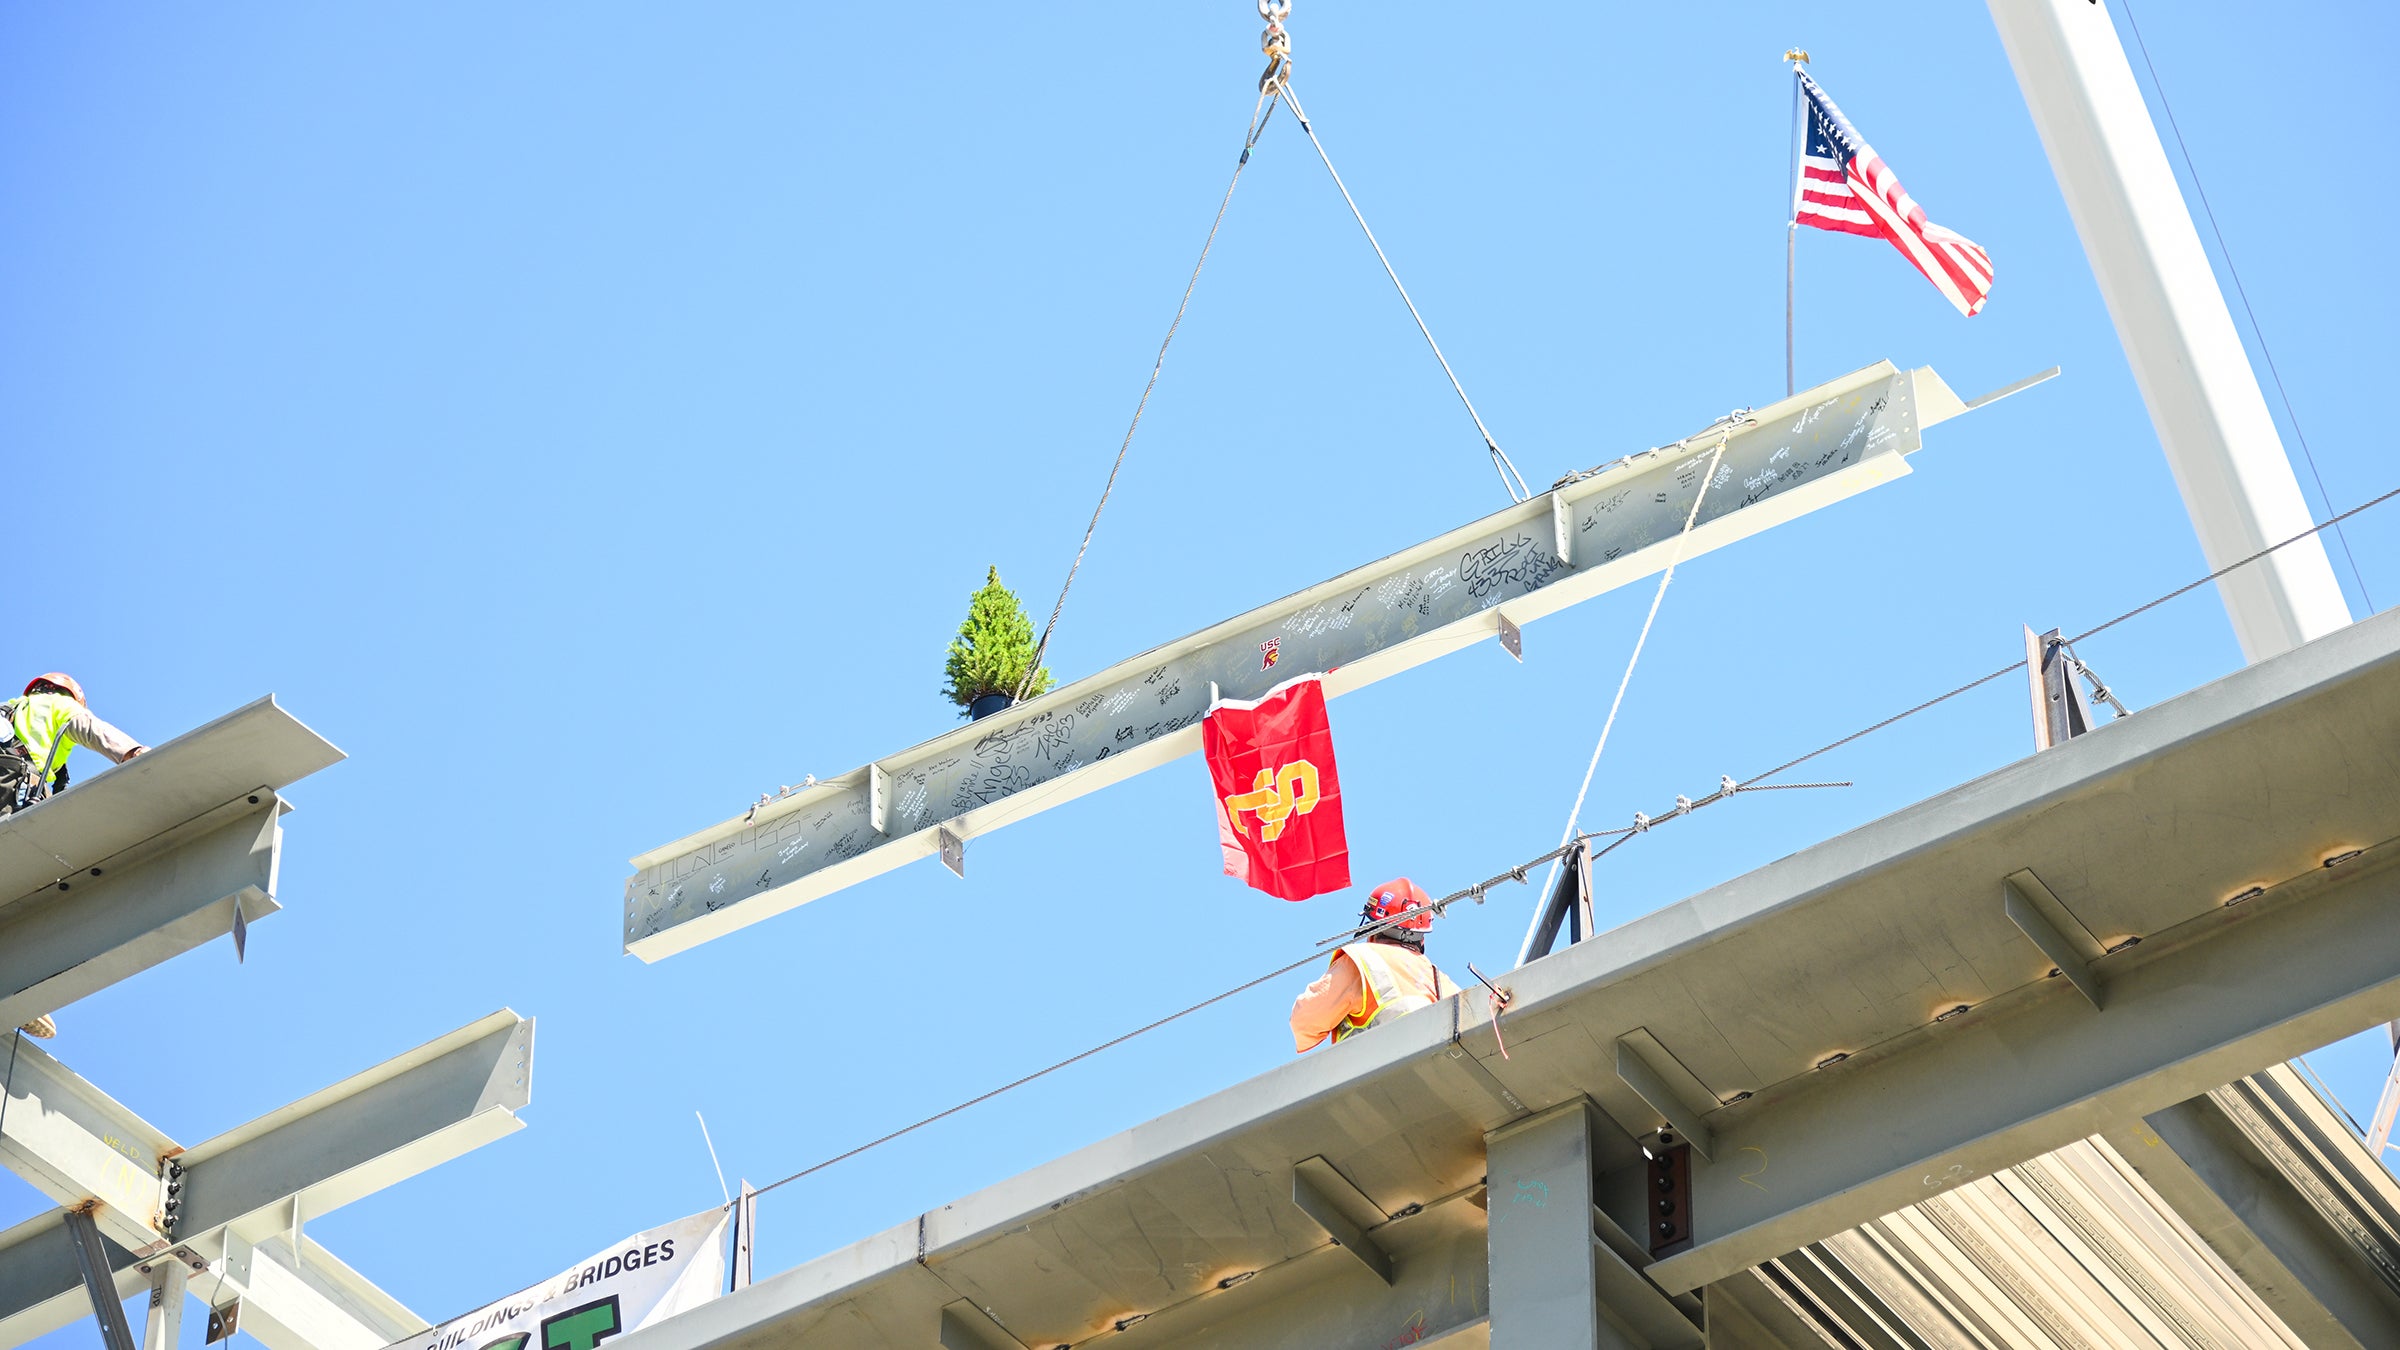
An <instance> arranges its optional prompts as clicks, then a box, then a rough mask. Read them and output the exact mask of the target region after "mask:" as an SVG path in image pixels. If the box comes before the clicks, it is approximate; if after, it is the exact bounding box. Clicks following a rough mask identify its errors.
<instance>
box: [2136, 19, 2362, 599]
mask: <svg viewBox="0 0 2400 1350" xmlns="http://www.w3.org/2000/svg"><path fill="white" fill-rule="evenodd" d="M2122 7H2123V9H2124V10H2125V23H2126V26H2127V27H2129V28H2131V29H2133V45H2134V46H2135V47H2136V48H2138V49H2140V51H2141V53H2142V64H2143V65H2144V66H2146V67H2148V68H2149V71H2150V87H2151V88H2152V89H2155V90H2157V91H2158V106H2159V107H2160V108H2161V109H2162V110H2164V111H2165V112H2166V114H2167V129H2168V130H2170V131H2172V132H2174V133H2175V148H2176V149H2177V150H2179V151H2181V152H2182V153H2183V167H2184V169H2185V171H2186V172H2188V173H2190V174H2191V176H2192V190H2193V191H2194V192H2195V193H2197V194H2198V195H2199V198H2200V210H2201V211H2202V213H2204V214H2205V215H2207V217H2208V229H2209V233H2211V234H2214V235H2215V236H2216V237H2217V256H2218V257H2220V258H2223V259H2224V260H2225V274H2226V275H2227V276H2230V277H2232V278H2233V293H2234V294H2235V295H2238V296H2240V297H2241V299H2242V313H2244V314H2245V315H2248V316H2249V319H2250V333H2251V336H2253V337H2255V338H2257V339H2258V354H2259V355H2260V356H2263V357H2265V358H2266V359H2267V374H2268V375H2269V376H2271V377H2272V378H2273V379H2274V381H2275V394H2276V397H2278V398H2280V399H2282V400H2283V418H2284V420H2285V421H2287V422H2289V423H2291V424H2292V438H2293V439H2294V440H2297V441H2298V442H2300V457H2301V458H2302V459H2305V460H2307V461H2308V476H2309V477H2311V478H2313V479H2315V480H2316V481H2317V499H2318V500H2319V501H2322V502H2324V503H2325V509H2326V510H2328V511H2331V510H2332V509H2333V494H2332V493H2330V492H2327V491H2326V490H2325V475H2324V474H2323V473H2320V472H2319V471H2318V469H2317V456H2316V452H2315V451H2313V450H2310V449H2309V448H2308V433H2307V432H2305V431H2303V430H2301V429H2300V414H2299V413H2298V412H2296V411H2294V410H2293V408H2292V395H2291V391H2290V390H2288V389H2285V388H2284V387H2283V372H2282V371H2281V370H2278V369H2276V366H2275V351H2274V349H2273V348H2271V347H2269V346H2268V345H2267V330H2266V329H2264V328H2261V327H2259V325H2258V311H2257V310H2255V309H2252V308H2251V307H2250V288H2249V287H2247V286H2244V285H2243V284H2242V271H2241V269H2240V268H2238V267H2236V266H2234V265H2233V249H2232V248H2231V247H2229V246H2228V245H2227V244H2226V242H2225V229H2224V227H2223V226H2221V225H2219V224H2217V208H2216V207H2214V206H2211V205H2210V204H2209V201H2208V188H2207V187H2206V186H2205V185H2204V184H2202V183H2201V181H2200V166H2199V164H2197V163H2196V162H2194V161H2193V159H2192V147H2190V146H2189V145H2186V144H2185V143H2184V140H2183V127H2182V126H2181V125H2180V124H2178V123H2177V122H2176V120H2175V105H2174V104H2172V103H2169V102H2168V101H2167V86H2166V84H2165V83H2164V82H2163V81H2161V80H2160V79H2159V78H2158V65H2157V63H2156V62H2154V61H2152V60H2151V59H2150V44H2149V43H2147V42H2145V41H2143V40H2142V25H2141V23H2140V22H2139V21H2138V20H2136V19H2135V18H2134V17H2133V0H2123V6H2122ZM2333 537H2334V538H2335V539H2338V540H2340V541H2341V545H2342V556H2343V557H2345V558H2347V559H2349V560H2350V577H2351V579H2352V580H2354V581H2356V582H2357V583H2358V598H2359V599H2361V600H2364V601H2366V602H2367V612H2368V613H2370V614H2372V613H2374V612H2375V597H2374V596H2372V595H2369V594H2367V578H2366V574H2365V573H2363V572H2361V571H2359V570H2358V555H2357V554H2356V553H2353V552H2351V551H2350V536H2349V535H2348V534H2347V533H2345V532H2344V531H2343V530H2342V529H2341V528H2340V527H2339V526H2336V527H2335V528H2334V531H2333Z"/></svg>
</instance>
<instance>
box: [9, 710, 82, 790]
mask: <svg viewBox="0 0 2400 1350" xmlns="http://www.w3.org/2000/svg"><path fill="white" fill-rule="evenodd" d="M0 707H4V708H6V710H7V712H8V724H9V726H10V727H11V728H12V729H13V730H14V731H15V732H16V734H17V740H18V743H19V744H21V745H22V746H24V748H25V754H26V757H27V758H29V759H31V760H32V761H33V762H34V763H35V764H37V765H39V766H41V773H40V775H39V776H40V777H41V778H42V779H43V780H44V781H47V780H48V779H49V778H50V776H51V775H52V774H54V773H57V772H58V766H59V765H60V764H62V763H64V762H65V761H66V758H67V756H68V755H69V754H71V753H72V752H73V751H74V749H75V742H74V741H73V740H71V739H69V738H68V736H67V723H69V722H72V721H74V720H75V700H73V699H71V698H68V697H67V696H66V695H64V694H23V695H20V696H18V697H16V698H12V699H10V700H8V702H7V703H6V704H0Z"/></svg>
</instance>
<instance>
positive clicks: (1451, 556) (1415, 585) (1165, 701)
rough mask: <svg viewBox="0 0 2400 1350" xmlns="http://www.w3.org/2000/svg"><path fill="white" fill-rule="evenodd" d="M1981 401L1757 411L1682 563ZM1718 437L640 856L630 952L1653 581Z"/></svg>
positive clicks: (1824, 497) (1835, 403)
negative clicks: (1286, 707)
mask: <svg viewBox="0 0 2400 1350" xmlns="http://www.w3.org/2000/svg"><path fill="white" fill-rule="evenodd" d="M2003 392H2013V390H2010V391H2003ZM1986 401H1988V400H1977V405H1980V404H1981V403H1983V402H1986ZM1970 406H1976V405H1969V404H1966V403H1963V402H1961V401H1960V400H1959V398H1958V396H1957V395H1956V394H1954V393H1952V392H1951V391H1950V388H1949V386H1948V385H1945V384H1944V383H1942V380H1941V378H1940V377H1939V376H1937V375H1935V374H1934V373H1933V371H1932V370H1930V369H1919V370H1910V371H1904V370H1900V369H1898V368H1896V367H1894V366H1893V365H1892V364H1891V363H1890V362H1888V361H1886V362H1879V363H1877V364H1876V365H1873V366H1870V367H1868V368H1866V369H1864V370H1861V371H1858V372H1856V373H1854V374H1850V375H1846V376H1843V377H1842V378H1841V379H1838V380H1835V381H1832V382H1831V383H1828V384H1824V385H1820V386H1818V387H1817V388H1815V389H1811V390H1808V391H1807V392H1805V393H1803V394H1800V395H1799V396H1797V397H1795V398H1790V399H1785V400H1784V401H1783V402H1781V403H1777V404H1775V405H1773V406H1771V407H1768V408H1763V409H1760V410H1758V411H1757V412H1755V413H1753V414H1750V415H1749V416H1748V420H1746V421H1744V422H1742V423H1740V424H1739V425H1737V426H1736V427H1735V428H1734V429H1733V430H1732V431H1731V432H1730V434H1729V436H1728V438H1727V440H1726V445H1725V457H1724V461H1723V463H1722V465H1721V466H1720V468H1719V470H1718V474H1717V477H1716V480H1715V481H1714V483H1712V484H1711V485H1710V487H1709V490H1708V494H1707V496H1706V498H1705V500H1704V502H1703V504H1702V507H1701V510H1700V514H1699V519H1698V523H1697V524H1696V525H1695V526H1694V527H1693V529H1692V531H1691V535H1690V537H1689V539H1688V540H1686V541H1685V543H1684V546H1683V553H1684V556H1685V557H1687V558H1688V557H1691V556H1694V555H1697V554H1700V553H1705V552H1707V551H1709V550H1710V549H1714V548H1721V547H1723V546H1724V545H1726V544H1730V543H1732V542H1734V541H1735V540H1738V539H1741V538H1744V537H1746V536H1748V535H1751V534H1755V533H1757V532H1758V531H1760V530H1763V529H1766V528H1767V527H1769V526H1771V525H1775V524H1779V523H1781V522H1783V521H1786V520H1790V519H1792V518H1793V517H1795V516H1799V515H1802V514H1805V513H1807V512H1809V511H1813V510H1816V509H1817V508H1819V507H1822V506H1828V505H1831V504H1832V503H1834V502H1837V501H1840V500H1842V499H1843V498H1845V497H1849V496H1851V495H1853V494H1855V493H1858V492H1863V491H1865V490H1866V489H1868V488H1870V487H1873V486H1876V485H1877V484H1880V483H1886V482H1890V481H1891V480H1893V479H1895V478H1898V477H1900V476H1902V475H1904V474H1906V473H1907V472H1908V471H1909V469H1908V463H1907V459H1906V456H1907V455H1908V454H1910V453H1911V452H1913V451H1915V450H1916V449H1917V448H1918V446H1919V445H1920V443H1921V441H1920V436H1921V433H1922V432H1923V430H1924V429H1925V428H1926V427H1928V426H1931V425H1933V424H1935V423H1937V422H1941V421H1944V420H1947V419H1949V418H1952V417H1955V416H1958V415H1959V414H1960V413H1963V412H1965V411H1967V410H1968V408H1969V407H1970ZM1718 434H1719V433H1718V432H1717V431H1716V430H1715V429H1713V428H1712V429H1711V430H1710V431H1708V432H1707V433H1704V434H1701V435H1695V436H1694V437H1692V438H1690V439H1689V440H1688V441H1686V442H1682V443H1679V444H1677V445H1674V446H1670V447H1667V448H1665V449H1660V450H1650V451H1644V452H1642V453H1640V454H1637V455H1632V456H1629V457H1627V458H1626V459H1624V460H1622V461H1619V462H1618V463H1616V464H1613V465H1610V466H1608V467H1606V468H1604V469H1601V470H1598V471H1596V472H1593V473H1590V474H1587V475H1583V476H1580V477H1577V478H1575V479H1573V480H1572V481H1565V482H1562V483H1561V484H1560V485H1559V486H1558V487H1556V488H1554V489H1553V490H1551V491H1550V492H1547V493H1544V494H1542V495H1541V496H1539V497H1536V498H1534V499H1532V500H1530V501H1526V502H1522V503H1519V504H1517V505H1515V506H1511V507H1509V508H1508V509H1506V510H1503V511H1500V512H1497V513H1495V514H1493V515H1490V516H1486V517H1485V518H1483V519H1482V520H1478V521H1476V522H1474V523H1473V524H1470V525H1466V526H1463V527H1461V528H1459V529H1456V530H1453V531H1451V532H1450V533H1448V534H1445V535H1442V536H1440V537H1438V538H1435V539H1432V540H1428V541H1427V542H1425V543H1423V544H1419V545H1417V546H1415V547H1414V548H1411V549H1408V550H1406V551H1404V552H1401V553H1396V554H1394V555H1392V556H1391V557H1388V558H1385V559H1383V560H1382V561H1380V562H1375V563H1370V564H1368V565H1367V566H1365V567H1361V568H1359V569H1357V570H1355V571H1352V572H1348V573H1345V574H1343V575H1342V576H1339V577H1336V578H1334V579H1333V580H1331V581H1327V582H1324V583H1321V584H1319V585H1317V586H1313V587H1311V588H1309V589H1308V590H1305V591H1302V592H1300V593H1299V594H1297V595H1293V596H1290V597H1287V598H1285V599H1283V600H1279V601H1277V602H1275V603H1273V604H1271V605H1266V606H1263V607H1261V608H1259V609H1255V610H1252V611H1251V612H1250V613H1248V614H1244V615H1241V616H1240V617H1238V618H1234V619H1229V620H1227V621H1225V622H1224V623H1220V624H1218V625H1216V626H1215V627H1213V628H1210V629H1207V630H1205V631H1203V632H1200V633H1196V634H1194V635H1192V636H1190V637H1187V638H1182V639H1179V640H1177V641H1175V642H1171V643H1169V644H1167V645H1166V646H1163V647H1160V648H1157V649H1155V650H1153V651H1150V652H1147V653H1145V654H1143V655H1141V656H1139V657H1136V658H1134V659H1132V660H1129V661H1124V662H1120V663H1119V664H1117V665H1115V666H1112V667H1110V668H1108V669H1106V670H1103V671H1101V672H1099V673H1098V674H1096V675H1092V676H1089V677H1087V678H1085V679H1082V680H1078V681H1076V682H1075V683H1073V684H1070V685H1067V686H1065V687H1063V688H1060V689H1057V690H1054V691H1052V692H1051V693H1049V694H1046V695H1043V696H1042V697H1040V698H1037V699H1032V700H1029V701H1027V702H1025V703H1023V704H1020V705H1018V706H1016V707H1014V708H1011V709H1009V710H1007V711H1006V712H1002V713H999V714H996V715H994V716H992V717H988V718H986V719H984V720H983V721H981V722H977V723H974V724H973V725H970V726H964V727H959V728H957V729H956V730H953V731H950V732H948V733H946V734H944V735H941V736H937V737H935V738H934V739H932V740H930V741H927V742H925V743H923V744H921V745H919V746H917V747H915V748H914V749H911V750H906V751H903V752H901V753H899V754H896V755H893V756H891V757H889V758H886V759H882V760H878V761H877V762H875V763H873V764H870V765H867V766H865V767H863V768H860V769H856V770H854V771H852V772H850V773H847V774H844V775H842V776H840V777H838V778H834V779H830V780H828V781H826V782H823V783H820V784H818V785H817V786H815V787H813V788H810V789H808V790H806V791H803V792H800V793H797V794H794V795H791V796H788V797H784V798H781V799H779V800H776V801H774V802H771V803H768V804H765V805H761V806H758V807H755V808H753V809H752V810H751V811H749V812H747V813H745V814H744V815H742V816H739V817H737V818H735V819H733V820H729V821H726V822H725V823H723V824H721V825H718V826H715V827H714V828H711V829H708V830H703V831H701V832H700V833H698V834H695V835H692V836H690V837H688V838H685V839H681V840H678V841H676V842H675V843H672V844H669V845H667V846H666V847H664V848H660V849H656V850H653V851H651V852H649V853H644V854H642V855H640V856H639V857H636V858H635V859H634V860H633V865H634V867H635V868H637V869H638V871H637V872H636V874H635V875H634V876H633V877H632V878H631V879H630V880H629V881H628V882H627V883H626V886H625V897H624V906H625V949H626V950H627V951H629V952H631V953H633V954H634V955H636V956H639V957H641V958H642V959H643V960H645V961H654V960H657V959H658V958H660V957H662V956H667V955H671V954H673V953H675V952H679V951H682V950H684V949H686V948H689V947H692V946H696V945H698V944H699V943H702V942H706V941H708V940H709V939H711V938H715V937H721V936H723V935H724V934H726V933H729V932H732V931H733V930H735V929H737V928H741V927H744V926H746V925H749V924H753V923H756V922H758V921H759V920H761V919H765V918H769V917H772V916H773V915H776V914H780V913H782V912H783V911H785V910H788V909H791V908H793V907H795V906H798V905H802V904H805V903H807V902H808V901H810V900H814V899H816V898H818V897H820V896H823V895H826V894H829V893H831V892H833V891H836V890H839V889H841V888H843V887H845V886H849V885H852V884H855V883H857V882H860V881H863V880H865V879H867V878H868V877H872V876H876V875H878V874H881V873H883V872H887V871H890V870H891V869H892V868H895V867H898V866H899V865H901V864H902V863H905V862H909V861H912V860H914V859H917V858H922V857H927V856H929V855H931V854H933V853H934V852H935V851H936V850H937V849H938V848H939V847H940V846H941V845H940V836H941V835H942V834H943V833H944V832H947V833H948V834H950V835H952V836H953V837H955V838H958V839H961V840H964V839H970V838H972V837H974V836H975V835H978V834H983V833H986V832H989V831H991V830H994V829H997V828H999V827H1000V826H1002V825H1006V824H1008V823H1010V822H1012V821H1015V820H1019V819H1022V818H1024V817H1026V816H1029V815H1031V814H1033V813H1035V812H1037V811H1043V810H1047V809H1049V808H1050V807H1053V806H1057V805H1059V804H1060V803H1062V802H1066V801H1069V800H1071V799H1073V798H1075V797H1079V796H1082V795H1083V794H1085V793H1088V792H1092V791H1096V790H1098V789H1099V788H1102V787H1105V786H1107V785H1108V784H1110V783H1114V782H1117V781H1119V780H1121V779H1124V778H1128V777H1131V776H1132V775H1134V774H1136V773H1140V772H1142V771H1143V770H1145V769H1149V768H1152V767H1154V766H1156V765H1159V764H1163V763H1165V762H1167V761H1168V760H1170V759H1174V758H1176V757H1178V756H1180V755H1184V754H1187V753H1189V752H1191V751H1192V750H1194V749H1196V748H1197V747H1198V745H1199V743H1200V737H1199V731H1198V730H1197V726H1196V724H1197V723H1198V722H1199V721H1200V718H1201V717H1202V715H1203V714H1205V713H1206V712H1207V710H1208V706H1209V691H1210V688H1211V686H1212V685H1213V686H1215V687H1216V688H1217V689H1218V690H1219V691H1220V692H1221V693H1222V694H1223V695H1224V697H1227V698H1255V697H1257V696H1259V695H1261V694H1263V693H1265V692H1266V691H1267V690H1269V689H1270V688H1272V687H1273V686H1274V685H1276V684H1278V683H1280V682H1281V681H1283V680H1285V679H1287V678H1289V677H1290V676H1292V675H1293V674H1295V673H1297V672H1301V671H1325V672H1327V675H1326V679H1325V692H1326V693H1327V694H1328V695H1334V694H1341V693H1345V692H1348V691H1349V690H1352V689H1356V688H1359V687H1360V686H1362V685H1365V684H1368V683H1371V682H1373V681H1375V680H1379V679H1382V678H1383V677H1385V676H1387V675H1391V674H1395V673H1397V672H1399V671H1402V670H1406V669H1407V668H1409V667H1410V666H1414V665H1417V664H1419V663H1421V662H1425V661H1429V660H1432V659H1433V658H1435V657H1437V656H1441V655H1444V654H1447V653H1449V652H1452V651H1456V650H1458V649H1460V648H1463V647H1467V646H1470V645H1472V644H1474V643H1477V642H1481V641H1483V640H1485V639H1487V638H1490V637H1493V636H1494V635H1495V634H1497V633H1498V632H1500V631H1501V628H1502V625H1503V624H1507V625H1512V626H1518V627H1521V626H1522V625H1524V624H1526V623H1528V622H1530V621H1532V620H1534V619H1537V618H1540V617H1541V616H1543V615H1546V614H1550V613H1553V612H1555V611H1557V610H1560V609H1563V608H1565V607H1567V606H1569V605H1572V604H1575V603H1577V602H1579V601H1583V600H1588V599H1590V598H1592V597H1593V596H1596V595H1599V594H1602V593H1603V592H1606V591H1609V590H1613V589H1615V588H1616V587H1619V586H1623V585H1626V584H1628V583H1630V582H1633V581H1636V580H1639V579H1640V578H1642V577H1644V576H1647V575H1649V574H1651V573H1654V572H1657V571H1659V570H1661V569H1663V568H1664V567H1665V566H1666V565H1667V561H1668V558H1669V555H1670V553H1671V552H1672V550H1673V549H1674V547H1675V538H1676V536H1677V534H1678V533H1679V532H1680V531H1681V530H1682V527H1683V523H1684V521H1685V519H1686V517H1687V515H1688V514H1689V513H1690V510H1691V506H1692V500H1693V497H1694V496H1695V494H1697V493H1698V492H1699V490H1700V481H1699V480H1700V475H1701V473H1702V472H1703V471H1704V468H1705V466H1706V463H1707V459H1708V455H1709V453H1710V452H1711V451H1712V450H1714V449H1715V448H1716V443H1717V438H1718Z"/></svg>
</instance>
